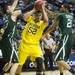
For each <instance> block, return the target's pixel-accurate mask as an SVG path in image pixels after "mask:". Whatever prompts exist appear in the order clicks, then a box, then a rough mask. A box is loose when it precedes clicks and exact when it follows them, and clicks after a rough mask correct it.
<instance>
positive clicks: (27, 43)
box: [11, 0, 48, 75]
mask: <svg viewBox="0 0 75 75" xmlns="http://www.w3.org/2000/svg"><path fill="white" fill-rule="evenodd" d="M38 1H39V0H38ZM24 19H25V21H27V24H26V26H25V29H24V30H23V32H22V40H21V42H20V45H19V49H18V61H19V64H18V65H16V66H15V67H13V69H14V68H18V66H20V67H21V66H23V64H24V63H25V61H26V59H27V57H28V56H30V57H31V58H32V59H33V61H34V60H35V62H36V64H37V69H36V75H43V58H42V57H43V52H42V50H41V47H40V44H39V42H40V39H41V37H42V33H43V31H44V29H45V28H46V27H47V24H48V16H47V14H46V12H45V2H43V4H42V5H41V10H37V9H36V7H35V4H34V8H33V9H32V10H31V11H29V12H27V13H25V14H24ZM11 75H15V74H11Z"/></svg>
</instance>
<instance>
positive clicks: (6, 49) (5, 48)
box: [0, 38, 18, 62]
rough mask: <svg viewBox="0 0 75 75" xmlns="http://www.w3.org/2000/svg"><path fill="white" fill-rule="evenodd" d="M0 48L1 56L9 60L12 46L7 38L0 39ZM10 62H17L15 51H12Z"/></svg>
mask: <svg viewBox="0 0 75 75" xmlns="http://www.w3.org/2000/svg"><path fill="white" fill-rule="evenodd" d="M0 49H1V50H2V55H3V58H4V59H6V61H7V62H9V61H10V57H11V55H12V51H13V47H12V44H11V43H10V41H9V38H5V39H3V40H1V41H0ZM12 62H18V60H17V56H16V55H15V52H14V53H13V58H12Z"/></svg>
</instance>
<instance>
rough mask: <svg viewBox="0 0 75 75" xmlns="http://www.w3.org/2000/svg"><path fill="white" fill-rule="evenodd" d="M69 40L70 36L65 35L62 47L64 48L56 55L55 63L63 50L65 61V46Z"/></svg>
mask: <svg viewBox="0 0 75 75" xmlns="http://www.w3.org/2000/svg"><path fill="white" fill-rule="evenodd" d="M68 38H69V35H65V36H64V39H63V45H62V47H61V48H60V50H59V51H58V53H57V55H56V57H55V59H54V61H56V60H57V58H58V56H59V54H60V52H61V51H62V50H63V59H64V57H65V45H66V43H67V40H68Z"/></svg>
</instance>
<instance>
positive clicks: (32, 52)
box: [18, 42, 43, 65]
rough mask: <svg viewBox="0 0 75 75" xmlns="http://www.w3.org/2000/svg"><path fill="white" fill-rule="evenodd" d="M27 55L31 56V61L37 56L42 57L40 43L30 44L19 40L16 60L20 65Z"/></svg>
mask: <svg viewBox="0 0 75 75" xmlns="http://www.w3.org/2000/svg"><path fill="white" fill-rule="evenodd" d="M28 56H30V57H31V60H32V61H34V60H35V59H36V58H37V57H43V52H42V50H41V47H40V45H39V44H37V45H31V44H25V43H23V42H21V43H20V46H19V51H18V61H19V63H20V65H23V64H24V63H25V61H26V59H27V57H28Z"/></svg>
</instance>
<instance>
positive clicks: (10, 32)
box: [0, 0, 20, 63]
mask: <svg viewBox="0 0 75 75" xmlns="http://www.w3.org/2000/svg"><path fill="white" fill-rule="evenodd" d="M17 3H18V0H14V2H13V4H12V5H11V6H9V8H8V10H7V11H6V12H7V13H5V14H4V16H3V20H4V22H5V27H4V34H3V35H2V39H1V40H0V49H1V50H2V53H3V59H4V61H6V62H7V63H8V62H9V61H10V57H11V53H12V44H13V42H12V41H13V39H14V36H15V32H16V19H17V16H18V15H19V14H20V11H14V9H15V7H16V5H17ZM15 14H16V15H15ZM15 59H16V58H15Z"/></svg>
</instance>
